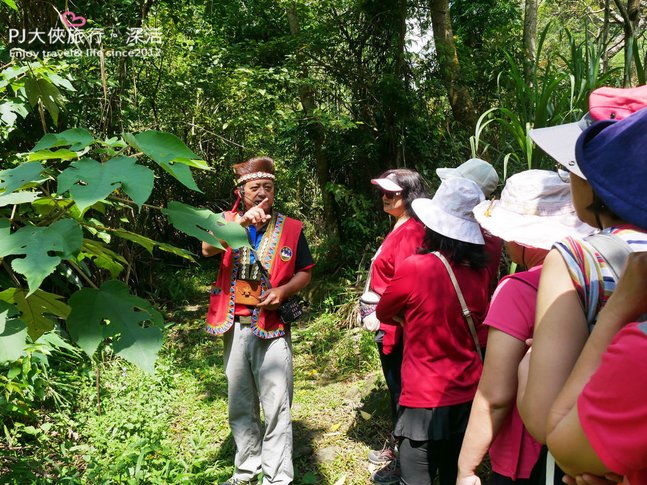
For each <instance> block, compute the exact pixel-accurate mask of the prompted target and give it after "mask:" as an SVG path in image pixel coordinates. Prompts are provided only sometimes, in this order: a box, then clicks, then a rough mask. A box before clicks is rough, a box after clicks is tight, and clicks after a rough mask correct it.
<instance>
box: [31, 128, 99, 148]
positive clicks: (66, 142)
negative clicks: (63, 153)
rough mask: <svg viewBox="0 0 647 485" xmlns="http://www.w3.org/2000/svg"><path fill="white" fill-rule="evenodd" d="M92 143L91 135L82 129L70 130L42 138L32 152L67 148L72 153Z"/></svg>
mask: <svg viewBox="0 0 647 485" xmlns="http://www.w3.org/2000/svg"><path fill="white" fill-rule="evenodd" d="M93 142H94V137H93V136H92V134H91V133H90V132H89V131H88V130H86V129H84V128H71V129H69V130H65V131H63V132H61V133H48V134H46V135H45V136H43V137H42V138H41V139H40V141H39V142H38V143H36V146H35V147H34V148H33V149H32V152H38V151H40V150H47V149H48V148H58V147H64V146H68V147H70V150H72V151H73V152H79V151H81V150H83V149H84V148H85V147H87V146H88V145H90V144H92V143H93Z"/></svg>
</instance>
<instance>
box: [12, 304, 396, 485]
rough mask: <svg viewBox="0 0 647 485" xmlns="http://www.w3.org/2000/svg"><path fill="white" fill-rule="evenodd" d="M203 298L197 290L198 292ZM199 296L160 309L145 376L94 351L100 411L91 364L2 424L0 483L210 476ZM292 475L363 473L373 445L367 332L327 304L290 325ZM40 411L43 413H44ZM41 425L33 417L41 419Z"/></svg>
mask: <svg viewBox="0 0 647 485" xmlns="http://www.w3.org/2000/svg"><path fill="white" fill-rule="evenodd" d="M202 303H206V302H202ZM205 312H206V307H204V306H189V307H186V308H185V311H179V312H177V313H175V314H173V315H171V317H172V318H171V320H174V321H175V322H177V323H175V324H174V325H173V326H172V327H170V328H169V330H168V334H167V339H166V344H165V347H164V348H163V350H162V352H161V354H160V358H159V361H158V364H157V372H156V374H155V375H154V376H150V375H147V374H145V373H143V372H142V371H140V370H138V369H136V368H134V367H133V366H131V365H129V364H127V363H126V362H124V361H122V360H119V359H113V358H110V357H109V356H108V357H106V359H105V362H103V363H102V364H100V370H101V414H100V415H99V414H98V413H97V396H96V388H95V381H94V375H93V373H91V372H87V371H86V372H84V373H83V374H82V375H81V376H80V378H79V379H77V381H76V382H78V390H77V392H76V395H75V397H74V398H73V399H72V400H71V402H69V403H68V404H67V405H65V406H63V407H62V408H61V409H60V410H58V411H56V412H52V411H51V410H43V411H42V419H41V420H39V423H36V424H35V425H34V426H33V427H32V428H33V429H31V428H30V429H28V430H27V431H29V432H26V431H25V429H23V428H21V427H20V426H19V427H17V428H14V429H13V430H11V431H9V430H7V432H6V433H8V434H7V436H5V439H4V440H3V441H2V443H3V444H2V445H0V482H1V483H20V484H22V483H57V484H58V483H70V484H80V483H84V484H85V483H91V484H113V483H128V484H130V483H133V484H135V483H150V484H166V483H173V484H175V483H187V484H188V483H191V484H202V483H204V484H207V483H219V482H220V481H224V480H226V479H227V478H228V477H229V476H230V475H231V473H232V470H233V453H234V446H233V441H232V438H231V435H230V433H229V427H228V424H227V401H226V381H225V377H224V374H223V366H222V350H223V346H222V341H221V340H220V339H218V338H213V337H211V336H209V335H208V334H206V333H205V332H204V331H203V329H202V327H203V315H204V313H205ZM293 349H294V357H295V359H294V362H295V396H294V405H293V409H292V411H293V423H294V450H295V457H294V463H295V474H296V479H295V484H296V485H298V484H314V483H316V484H331V485H332V484H341V483H346V484H365V483H370V481H369V479H368V478H369V475H370V471H369V468H368V463H367V461H366V453H367V452H368V450H369V449H370V448H371V447H379V446H381V445H382V443H383V441H384V439H385V437H386V433H387V428H388V424H387V419H386V418H387V415H388V404H387V394H386V390H385V388H384V386H383V384H382V378H381V373H380V370H379V359H378V358H377V352H376V350H375V345H374V343H373V342H372V335H371V334H368V333H366V332H363V331H362V330H360V329H348V328H345V327H344V324H343V323H342V322H341V321H339V320H338V318H337V317H335V315H334V314H331V313H323V314H322V315H320V316H318V317H317V318H312V319H310V320H309V321H305V322H302V323H300V324H299V325H298V326H297V327H296V328H295V329H294V332H293ZM46 423H49V424H48V425H45V424H46ZM44 425H45V426H44Z"/></svg>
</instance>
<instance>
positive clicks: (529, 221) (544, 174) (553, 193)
mask: <svg viewBox="0 0 647 485" xmlns="http://www.w3.org/2000/svg"><path fill="white" fill-rule="evenodd" d="M474 215H475V217H476V220H477V221H478V222H479V224H481V227H483V229H485V230H487V231H488V232H490V233H491V234H493V235H495V236H498V237H500V238H501V239H503V240H505V241H514V242H516V243H518V244H521V245H523V246H528V247H534V248H542V249H550V248H551V247H552V245H553V243H555V242H556V241H559V240H560V239H563V238H565V237H567V236H574V237H584V236H587V235H589V234H591V233H593V232H595V229H594V228H593V227H591V226H589V225H588V224H585V223H584V222H582V221H580V220H579V219H578V218H577V215H576V213H575V207H573V203H572V201H571V191H570V186H569V184H568V183H567V182H563V181H562V180H561V179H560V178H559V175H557V172H553V171H550V170H526V171H524V172H520V173H517V174H515V175H513V176H512V177H510V178H509V179H508V180H507V182H506V184H505V187H504V188H503V191H502V192H501V200H493V201H484V202H481V203H480V204H479V205H477V206H476V207H475V208H474Z"/></svg>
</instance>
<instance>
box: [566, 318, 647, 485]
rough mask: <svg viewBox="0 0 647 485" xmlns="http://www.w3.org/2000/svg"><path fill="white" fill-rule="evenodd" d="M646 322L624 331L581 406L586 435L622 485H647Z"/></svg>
mask: <svg viewBox="0 0 647 485" xmlns="http://www.w3.org/2000/svg"><path fill="white" fill-rule="evenodd" d="M645 354H647V322H643V323H632V324H630V325H627V326H626V327H624V328H623V329H622V330H620V332H618V334H617V335H616V336H615V338H614V339H613V342H612V343H611V345H609V348H607V350H606V352H605V353H604V354H603V355H602V361H601V363H600V367H599V368H598V370H597V371H596V372H595V374H593V376H592V377H591V380H590V381H589V382H588V383H587V384H586V386H585V387H584V389H583V390H582V394H580V397H579V398H578V400H577V410H578V413H579V418H580V423H581V425H582V429H583V430H584V433H585V434H586V437H587V438H588V440H589V442H590V443H591V446H592V447H593V449H594V450H595V452H596V453H597V455H598V456H599V457H600V460H601V461H602V463H604V464H605V466H606V467H607V468H609V470H611V471H613V472H615V473H618V474H620V475H624V476H625V482H624V483H630V484H631V485H643V484H647V385H646V384H645V382H646V381H647V359H645Z"/></svg>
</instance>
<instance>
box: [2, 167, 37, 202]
mask: <svg viewBox="0 0 647 485" xmlns="http://www.w3.org/2000/svg"><path fill="white" fill-rule="evenodd" d="M42 171H43V166H42V165H41V164H40V163H38V162H25V163H21V164H20V165H18V166H17V167H15V168H10V169H7V170H2V171H0V190H1V189H4V192H3V195H8V194H10V193H11V192H13V191H14V190H17V189H19V188H21V187H22V186H24V185H26V184H28V183H30V182H36V181H39V180H40V179H41V176H40V174H41V172H42Z"/></svg>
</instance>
